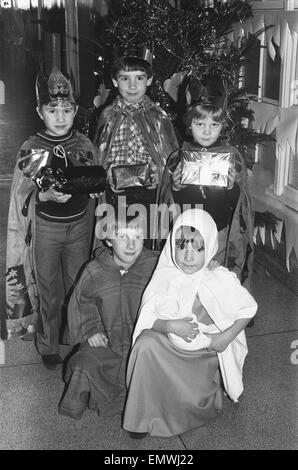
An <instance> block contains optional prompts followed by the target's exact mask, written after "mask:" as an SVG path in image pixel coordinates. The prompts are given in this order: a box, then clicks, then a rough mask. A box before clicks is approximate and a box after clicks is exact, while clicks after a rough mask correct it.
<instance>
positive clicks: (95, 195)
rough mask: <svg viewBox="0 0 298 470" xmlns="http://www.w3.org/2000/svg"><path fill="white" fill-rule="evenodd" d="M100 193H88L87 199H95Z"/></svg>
mask: <svg viewBox="0 0 298 470" xmlns="http://www.w3.org/2000/svg"><path fill="white" fill-rule="evenodd" d="M101 194H102V193H89V197H90V198H91V199H96V198H97V197H99V196H100V195H101Z"/></svg>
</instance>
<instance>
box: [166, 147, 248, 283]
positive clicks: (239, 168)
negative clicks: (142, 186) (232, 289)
mask: <svg viewBox="0 0 298 470" xmlns="http://www.w3.org/2000/svg"><path fill="white" fill-rule="evenodd" d="M182 148H183V149H187V150H196V151H199V150H202V147H201V146H200V145H199V144H197V143H194V142H184V143H183V146H182ZM205 150H206V149H205ZM207 150H208V151H212V152H231V153H233V154H235V170H236V178H235V182H236V183H237V185H238V186H239V189H240V192H239V197H238V202H237V204H236V207H235V210H234V211H233V214H232V217H231V221H230V224H229V229H228V237H227V243H226V249H225V254H224V263H223V265H224V266H225V267H227V268H228V269H230V270H231V271H233V272H235V273H236V275H237V277H238V279H239V280H240V282H241V284H243V285H244V286H245V287H246V288H248V289H249V288H250V284H251V275H252V264H253V254H254V244H253V228H254V214H253V208H252V201H251V197H250V194H249V190H248V185H247V169H246V166H245V162H244V160H243V158H242V156H241V154H240V152H239V150H238V149H236V148H235V147H232V146H230V145H228V144H226V143H224V142H223V143H216V144H214V145H212V147H208V149H207ZM180 158H181V157H180V152H179V149H178V150H177V151H175V152H173V153H172V155H171V156H170V157H169V159H168V161H167V164H166V167H165V170H164V173H163V178H162V182H161V189H160V199H159V203H160V204H162V203H164V204H166V205H168V206H171V205H173V204H174V203H175V197H174V194H173V193H174V191H172V184H171V173H172V172H173V171H174V169H175V168H176V166H177V165H178V163H179V161H180ZM190 188H191V187H190ZM190 191H191V189H190V190H189V191H187V194H189V192H190ZM181 192H183V191H181ZM195 194H196V192H195V191H194V195H193V196H192V197H191V200H190V199H187V200H185V201H183V203H184V204H195V203H200V202H201V201H196V200H195ZM207 194H208V193H207ZM204 209H205V207H204ZM205 210H206V209H205ZM210 215H211V216H212V215H213V214H210ZM159 233H162V228H160V230H159Z"/></svg>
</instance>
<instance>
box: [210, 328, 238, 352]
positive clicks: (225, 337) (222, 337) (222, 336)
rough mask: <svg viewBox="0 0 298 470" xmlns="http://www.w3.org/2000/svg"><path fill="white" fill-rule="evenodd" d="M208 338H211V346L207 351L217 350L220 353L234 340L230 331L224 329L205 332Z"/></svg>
mask: <svg viewBox="0 0 298 470" xmlns="http://www.w3.org/2000/svg"><path fill="white" fill-rule="evenodd" d="M205 335H206V336H208V338H210V339H211V343H210V346H209V347H208V348H207V351H215V352H218V353H221V352H223V351H224V350H225V349H226V348H227V347H228V346H229V344H230V342H231V341H232V339H233V338H232V337H231V335H230V334H229V332H228V331H223V332H222V333H214V334H210V333H205Z"/></svg>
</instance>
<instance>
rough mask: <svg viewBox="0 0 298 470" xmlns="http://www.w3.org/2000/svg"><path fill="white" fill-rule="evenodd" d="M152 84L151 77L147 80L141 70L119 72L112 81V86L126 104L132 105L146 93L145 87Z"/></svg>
mask: <svg viewBox="0 0 298 470" xmlns="http://www.w3.org/2000/svg"><path fill="white" fill-rule="evenodd" d="M151 83H152V77H150V78H148V77H147V74H146V73H145V72H143V71H141V70H136V71H133V72H126V71H125V70H121V71H120V72H119V73H118V75H117V79H116V80H115V79H113V84H114V86H115V87H116V88H118V91H119V93H120V95H121V96H122V98H123V99H124V101H125V103H126V104H133V103H137V102H138V101H140V99H142V98H143V96H144V95H145V93H146V90H147V86H150V85H151Z"/></svg>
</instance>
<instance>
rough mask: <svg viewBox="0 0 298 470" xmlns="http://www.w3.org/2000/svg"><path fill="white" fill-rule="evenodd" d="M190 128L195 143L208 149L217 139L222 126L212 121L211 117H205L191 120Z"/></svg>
mask: <svg viewBox="0 0 298 470" xmlns="http://www.w3.org/2000/svg"><path fill="white" fill-rule="evenodd" d="M190 128H191V133H192V136H193V139H194V141H195V142H197V143H198V144H200V145H202V147H210V145H212V144H215V142H216V141H217V139H218V138H219V135H220V133H221V130H222V128H223V125H222V124H221V123H219V122H217V121H214V120H213V119H212V117H211V116H206V117H205V118H197V119H193V120H192V122H191V126H190Z"/></svg>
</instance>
